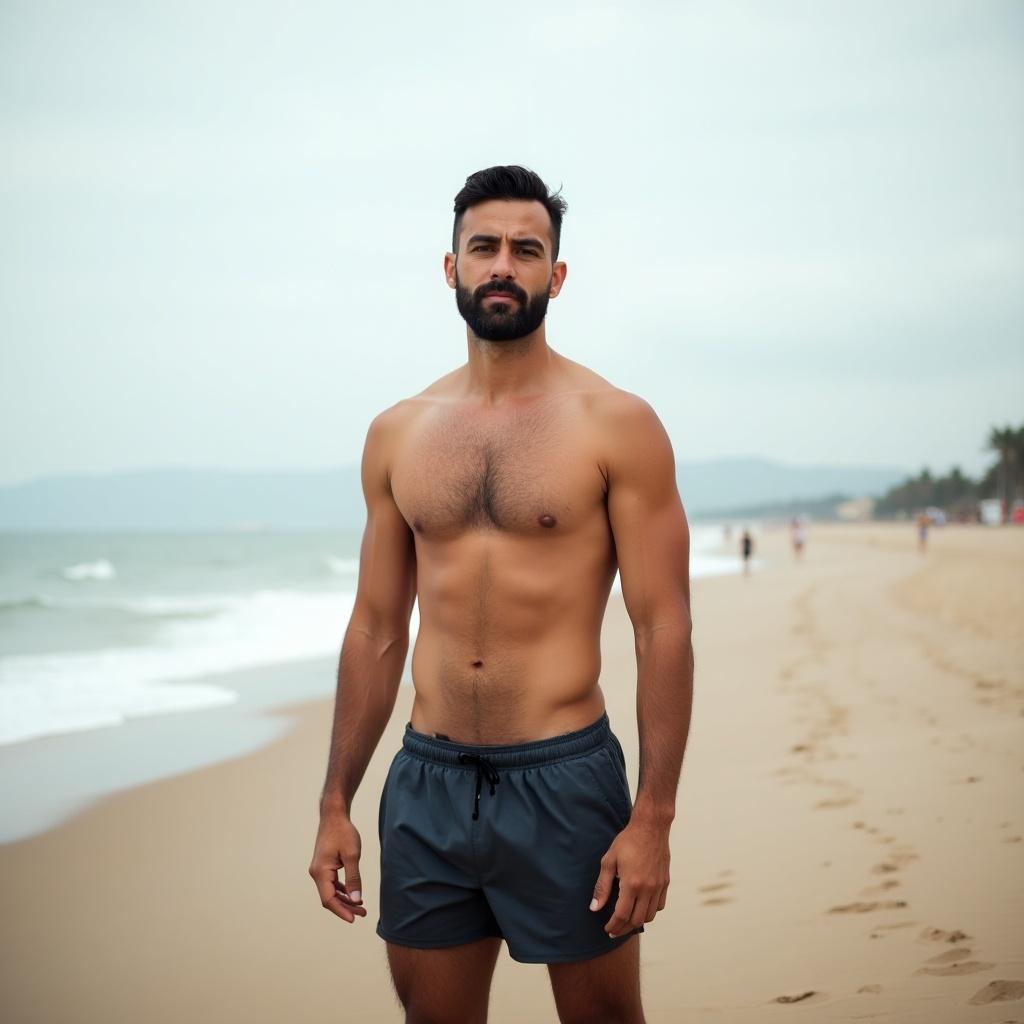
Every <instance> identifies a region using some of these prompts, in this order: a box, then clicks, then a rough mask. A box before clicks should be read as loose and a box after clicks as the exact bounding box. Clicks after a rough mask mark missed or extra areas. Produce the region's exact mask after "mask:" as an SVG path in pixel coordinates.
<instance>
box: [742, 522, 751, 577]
mask: <svg viewBox="0 0 1024 1024" xmlns="http://www.w3.org/2000/svg"><path fill="white" fill-rule="evenodd" d="M740 552H741V553H742V555H743V575H744V576H749V575H750V559H751V558H752V557H753V554H754V538H753V537H752V536H751V535H750V530H749V529H747V528H746V527H744V528H743V536H742V537H741V538H740Z"/></svg>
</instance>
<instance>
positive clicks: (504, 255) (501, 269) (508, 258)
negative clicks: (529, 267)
mask: <svg viewBox="0 0 1024 1024" xmlns="http://www.w3.org/2000/svg"><path fill="white" fill-rule="evenodd" d="M514 274H515V263H514V261H513V260H512V250H511V248H510V247H508V246H506V245H500V246H498V251H497V253H496V254H495V257H494V260H493V262H492V263H491V277H512V276H514Z"/></svg>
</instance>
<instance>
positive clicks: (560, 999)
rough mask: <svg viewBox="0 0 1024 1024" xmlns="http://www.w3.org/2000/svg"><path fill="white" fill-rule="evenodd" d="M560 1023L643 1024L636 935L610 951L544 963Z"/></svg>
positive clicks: (638, 941) (638, 939)
mask: <svg viewBox="0 0 1024 1024" xmlns="http://www.w3.org/2000/svg"><path fill="white" fill-rule="evenodd" d="M548 974H549V975H550V977H551V991H552V993H553V994H554V997H555V1006H556V1007H557V1008H558V1019H559V1021H561V1024H597V1022H601V1024H643V1021H644V1014H643V1008H642V1006H641V1002H640V935H639V934H638V933H634V934H633V935H631V936H630V937H629V938H628V939H627V940H626V941H625V942H624V943H623V944H622V945H620V946H618V947H617V948H615V949H613V950H612V951H611V952H610V953H602V954H601V955H600V956H595V957H591V958H590V959H589V960H576V961H573V962H571V963H556V964H548Z"/></svg>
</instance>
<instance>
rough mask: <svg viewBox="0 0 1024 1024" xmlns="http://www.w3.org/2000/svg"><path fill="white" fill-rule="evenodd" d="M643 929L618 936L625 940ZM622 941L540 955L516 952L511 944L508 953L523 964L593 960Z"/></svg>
mask: <svg viewBox="0 0 1024 1024" xmlns="http://www.w3.org/2000/svg"><path fill="white" fill-rule="evenodd" d="M642 931H643V928H638V929H636V930H634V931H632V932H630V933H629V934H628V935H620V936H617V938H619V939H621V940H622V942H625V941H626V940H627V939H630V938H632V937H633V936H634V935H639V934H640V933H641V932H642ZM622 942H616V941H614V940H611V939H610V940H609V941H608V945H607V946H599V947H597V948H596V949H591V950H584V951H583V952H579V953H548V954H541V955H539V956H530V955H528V954H525V953H516V952H514V951H513V950H512V947H511V946H509V949H508V955H509V956H510V957H511V958H512V959H513V960H515V961H517V962H518V963H521V964H566V963H575V962H577V961H580V960H593V959H594V958H595V957H598V956H604V955H605V954H606V953H611V952H612V951H613V950H616V949H618V948H619V946H621V945H622Z"/></svg>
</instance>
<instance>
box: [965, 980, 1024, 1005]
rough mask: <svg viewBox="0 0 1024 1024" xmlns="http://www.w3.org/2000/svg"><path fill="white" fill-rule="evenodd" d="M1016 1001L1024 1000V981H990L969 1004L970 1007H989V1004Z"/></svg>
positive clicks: (972, 997)
mask: <svg viewBox="0 0 1024 1024" xmlns="http://www.w3.org/2000/svg"><path fill="white" fill-rule="evenodd" d="M1014 999H1024V981H990V982H989V983H988V984H987V985H986V986H985V987H984V988H983V989H979V990H978V991H977V992H975V993H974V995H973V996H971V998H970V999H968V1000H967V1002H968V1004H969V1005H970V1006H987V1005H988V1004H989V1003H1008V1002H1010V1001H1012V1000H1014Z"/></svg>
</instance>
